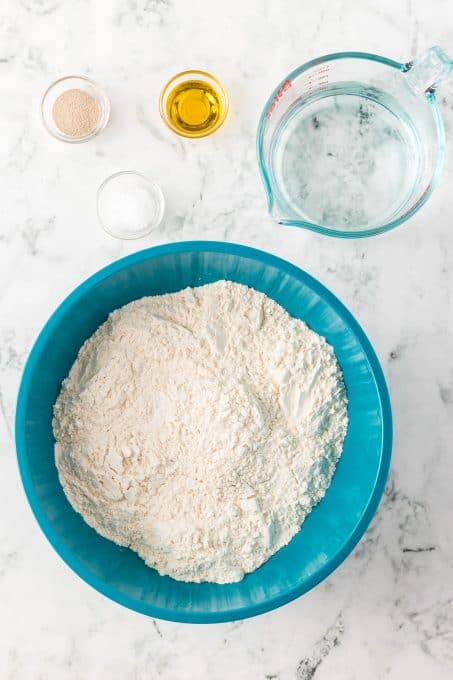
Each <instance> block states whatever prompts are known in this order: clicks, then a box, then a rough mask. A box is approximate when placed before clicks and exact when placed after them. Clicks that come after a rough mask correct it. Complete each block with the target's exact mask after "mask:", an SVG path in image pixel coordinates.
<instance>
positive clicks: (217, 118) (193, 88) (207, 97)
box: [159, 70, 229, 137]
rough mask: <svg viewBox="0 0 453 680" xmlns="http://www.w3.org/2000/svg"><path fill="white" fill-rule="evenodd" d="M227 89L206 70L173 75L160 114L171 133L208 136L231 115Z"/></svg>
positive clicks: (162, 100) (163, 96)
mask: <svg viewBox="0 0 453 680" xmlns="http://www.w3.org/2000/svg"><path fill="white" fill-rule="evenodd" d="M228 103H229V102H228V95H227V93H226V91H225V89H224V87H223V86H222V85H221V83H219V81H218V80H217V78H214V76H212V75H211V74H210V73H207V72H206V71H195V70H191V71H183V72H182V73H178V74H177V75H175V76H173V78H172V79H171V80H169V81H168V83H167V84H166V85H165V87H164V89H163V90H162V92H161V95H160V102H159V105H160V114H161V116H162V118H163V120H164V122H165V123H166V124H167V125H168V127H169V128H170V130H173V132H176V133H177V134H178V135H182V136H183V137H206V136H207V135H210V134H212V133H213V132H215V131H216V130H218V129H219V127H220V126H221V125H222V123H223V122H224V120H225V118H226V115H227V113H228Z"/></svg>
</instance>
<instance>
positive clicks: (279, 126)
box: [257, 47, 453, 238]
mask: <svg viewBox="0 0 453 680" xmlns="http://www.w3.org/2000/svg"><path fill="white" fill-rule="evenodd" d="M452 70H453V62H452V61H450V59H449V58H448V57H447V56H446V54H445V53H444V52H443V51H442V50H441V49H440V48H439V47H432V48H430V49H429V50H427V51H426V52H424V53H423V54H422V55H421V56H420V57H418V58H417V59H416V60H414V61H413V62H408V63H399V62H396V61H392V60H391V59H387V58H385V57H380V56H377V55H375V54H368V53H363V52H339V53H336V54H330V55H327V56H325V57H320V58H318V59H313V60H312V61H310V62H308V63H306V64H304V65H303V66H300V67H299V68H298V69H296V70H295V71H293V72H292V73H290V74H289V76H288V77H287V78H285V79H284V80H283V81H282V82H281V83H280V84H279V85H278V86H277V87H276V89H275V90H274V92H273V93H272V94H271V96H270V97H269V99H268V101H267V103H266V106H265V107H264V111H263V113H262V115H261V118H260V122H259V126H258V134H257V153H258V163H259V168H260V172H261V175H262V179H263V183H264V187H265V190H266V194H267V199H268V208H269V212H270V214H271V215H272V216H273V217H274V219H275V220H277V222H279V223H280V224H286V225H294V226H298V227H305V228H307V229H312V230H314V231H317V232H319V233H323V234H328V235H330V236H341V237H345V238H353V237H361V236H371V235H373V234H378V233H381V232H384V231H388V230H389V229H393V228H394V227H396V226H398V225H399V224H401V223H402V222H404V221H405V220H407V219H408V218H409V217H411V216H412V215H413V214H414V213H415V212H416V211H417V210H418V209H419V208H420V207H421V206H422V205H423V204H424V203H425V201H426V200H427V199H428V198H429V196H430V195H431V193H432V191H433V189H434V187H435V186H436V184H437V182H438V179H439V175H440V171H441V167H442V162H443V157H444V147H445V134H444V127H443V124H442V119H441V115H440V111H439V107H438V104H437V101H436V96H435V87H436V85H437V84H438V83H439V82H441V81H442V80H444V79H446V78H447V77H448V76H449V74H451V72H452Z"/></svg>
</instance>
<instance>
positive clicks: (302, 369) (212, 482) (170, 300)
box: [53, 281, 347, 583]
mask: <svg viewBox="0 0 453 680" xmlns="http://www.w3.org/2000/svg"><path fill="white" fill-rule="evenodd" d="M346 427H347V399H346V394H345V387H344V383H343V379H342V374H341V370H340V368H339V366H338V363H337V360H336V358H335V355H334V352H333V350H332V348H331V347H330V345H329V344H327V342H326V341H325V340H324V338H322V337H321V336H319V335H317V334H316V333H314V332H313V331H311V330H310V329H309V328H308V327H307V326H306V325H305V324H304V323H302V322H301V321H298V320H296V319H293V318H292V317H290V316H289V315H288V314H287V313H286V312H285V311H284V310H283V309H282V308H281V307H280V306H279V305H278V304H276V303H275V302H274V301H273V300H271V299H270V298H268V297H267V296H265V295H263V294H262V293H259V292H257V291H255V290H252V289H250V288H247V287H246V286H242V285H239V284H236V283H231V282H227V281H218V282H216V283H214V284H210V285H206V286H202V287H200V288H194V289H191V288H188V289H186V290H183V291H181V292H179V293H174V294H168V295H163V296H159V297H145V298H142V299H141V300H137V301H135V302H131V303H130V304H128V305H126V306H124V307H122V308H121V309H118V310H116V311H114V312H112V314H110V316H109V317H108V319H107V321H106V322H105V323H104V324H103V325H102V326H100V327H99V328H98V330H97V331H96V332H95V333H94V335H93V336H92V337H91V338H89V340H87V341H86V342H85V344H84V345H83V347H82V348H81V350H80V352H79V355H78V357H77V359H76V361H75V363H74V365H73V366H72V368H71V371H70V373H69V376H68V377H67V378H66V380H65V381H64V382H63V385H62V389H61V392H60V395H59V396H58V399H57V401H56V404H55V408H54V421H53V428H54V434H55V438H56V445H55V460H56V465H57V468H58V473H59V477H60V481H61V484H62V485H63V489H64V491H65V493H66V496H67V498H68V499H69V502H70V503H71V505H72V506H73V507H74V509H75V510H76V511H77V512H79V513H80V514H81V515H82V516H83V518H84V519H85V521H86V522H87V523H88V524H89V525H90V526H92V527H93V528H94V529H96V531H98V532H99V533H100V534H102V535H103V536H106V537H107V538H109V539H111V540H112V541H115V543H118V544H119V545H122V546H128V547H130V548H131V549H132V550H135V551H136V552H137V553H138V554H139V555H140V557H142V558H143V559H144V560H145V562H146V563H147V564H148V565H149V566H151V567H154V568H155V569H157V570H158V571H159V573H160V574H168V575H170V576H172V577H174V578H176V579H180V580H184V581H196V582H200V581H213V582H217V583H230V582H234V581H238V580H240V579H241V578H242V577H243V576H244V574H245V573H247V572H250V571H253V570H254V569H256V568H257V567H259V566H260V565H261V564H262V563H263V562H265V560H267V559H268V558H269V557H270V556H271V555H272V554H273V553H275V552H276V551H277V550H278V549H279V548H281V547H282V546H284V545H285V544H286V543H288V541H289V540H290V539H291V538H292V537H293V536H294V534H296V533H297V531H298V530H299V528H300V525H301V524H302V522H303V521H304V518H305V517H306V516H307V514H308V513H309V512H310V510H311V509H312V507H313V506H314V505H315V504H316V503H318V501H320V499H321V498H322V497H323V496H324V493H325V491H326V489H327V487H328V486H329V484H330V481H331V479H332V475H333V473H334V470H335V465H336V462H337V460H338V457H339V456H340V453H341V450H342V445H343V439H344V436H345V432H346Z"/></svg>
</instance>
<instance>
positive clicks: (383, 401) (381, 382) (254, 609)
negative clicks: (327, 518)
mask: <svg viewBox="0 0 453 680" xmlns="http://www.w3.org/2000/svg"><path fill="white" fill-rule="evenodd" d="M184 252H211V253H224V254H228V255H237V256H241V257H246V258H248V259H252V260H255V261H258V262H261V263H263V264H265V265H269V266H272V267H276V268H278V269H280V270H281V271H283V272H284V273H286V274H289V275H291V276H293V277H295V278H296V279H298V280H299V281H301V282H302V283H304V284H307V285H308V286H309V287H311V288H312V289H313V290H314V291H315V292H316V293H317V294H318V295H320V296H321V297H322V298H323V299H324V300H326V301H327V302H328V304H330V305H332V306H333V307H334V309H335V311H336V313H337V314H338V315H339V316H340V317H341V318H342V319H343V321H344V322H345V323H346V324H347V325H348V327H349V328H350V330H351V332H352V333H353V334H354V335H355V336H356V338H357V340H358V342H359V343H360V344H361V345H362V347H363V351H364V353H365V355H366V357H367V360H368V362H369V365H370V369H371V372H372V374H373V378H374V381H375V384H376V389H377V393H378V398H379V402H380V407H381V413H382V447H381V457H380V461H379V467H378V470H377V474H376V477H375V482H374V488H373V491H372V494H371V496H370V498H369V502H368V504H367V506H366V507H365V509H364V512H363V514H362V516H361V518H360V520H359V521H358V523H357V525H356V527H355V530H354V531H353V532H352V534H351V535H350V536H349V538H348V540H347V541H346V542H345V544H344V545H343V546H342V548H341V550H339V551H338V552H337V554H336V555H335V556H334V557H333V558H332V559H330V560H329V561H328V562H327V563H326V564H325V565H323V567H321V569H319V570H318V571H316V572H315V573H314V574H313V575H312V576H310V577H309V578H307V579H306V580H304V582H303V583H301V584H299V585H298V586H295V587H294V588H291V589H289V590H288V591H287V592H285V593H281V594H279V595H277V596H275V597H271V598H270V599H268V600H266V601H265V602H262V603H258V604H254V605H247V606H244V607H239V608H234V609H228V610H222V611H219V612H191V611H179V610H173V609H167V608H165V607H159V606H155V605H150V604H147V603H144V602H141V601H139V600H135V599H134V598H132V597H129V596H127V595H124V594H122V593H120V592H118V591H117V590H116V589H115V588H113V587H111V586H109V585H106V584H105V583H104V582H103V581H102V580H101V579H99V578H98V577H96V576H94V575H93V574H92V573H91V572H90V571H89V570H88V569H86V568H85V567H84V566H83V565H82V564H80V563H79V561H78V559H77V556H76V555H75V554H74V553H72V552H71V551H70V550H68V549H67V548H66V547H65V545H64V544H63V543H62V542H61V540H60V538H59V536H58V535H57V534H56V533H55V532H54V530H53V528H52V526H51V524H50V523H49V521H48V520H47V517H46V515H45V513H44V511H43V510H42V509H41V507H40V503H39V500H38V497H37V496H36V494H35V491H34V486H33V483H32V479H31V474H30V470H29V467H28V462H27V455H26V439H25V417H26V404H27V401H28V394H29V391H30V386H31V380H32V377H33V374H34V371H35V368H36V365H37V362H38V359H39V357H40V354H41V351H42V348H43V346H44V345H45V343H46V342H47V341H48V339H49V337H50V336H51V334H52V332H53V330H54V328H55V327H56V326H57V325H58V323H59V321H60V320H61V318H62V317H63V316H64V315H65V314H66V312H67V310H68V309H69V308H70V307H71V305H72V303H73V302H74V301H75V300H76V299H78V298H79V297H80V296H81V295H82V294H84V293H85V292H86V291H88V290H90V289H91V288H92V287H93V286H95V285H96V284H98V283H100V282H101V281H103V280H105V279H106V278H108V277H109V276H111V275H112V274H115V273H117V272H119V271H121V270H122V269H125V268H127V267H129V266H130V265H132V264H136V263H139V262H143V261H146V260H152V259H154V258H157V257H160V256H162V255H171V254H177V253H184ZM392 436H393V435H392V411H391V404H390V397H389V393H388V389H387V385H386V382H385V378H384V374H383V371H382V368H381V366H380V363H379V360H378V358H377V356H376V354H375V352H374V350H373V348H372V346H371V343H370V341H369V340H368V338H367V336H366V335H365V332H364V331H363V329H362V328H361V326H360V325H359V323H358V322H357V321H356V320H355V318H354V317H353V316H352V314H351V313H350V312H349V311H348V309H347V308H346V307H345V306H344V305H343V303H342V302H340V300H339V299H338V298H337V297H336V296H335V295H334V294H333V293H331V292H330V291H329V290H328V289H327V288H326V287H325V286H324V285H323V284H321V283H320V282H319V281H317V279H315V278H314V277H312V276H311V275H310V274H307V273H306V272H305V271H304V270H303V269H300V268H299V267H296V266H295V265H293V264H291V263H289V262H287V261H285V260H283V259H281V258H280V257H277V256H275V255H271V254H270V253H267V252H265V251H262V250H258V249H256V248H251V247H249V246H244V245H239V244H234V243H223V242H221V241H180V242H176V243H170V244H165V245H158V246H154V247H151V248H146V249H144V250H140V251H138V252H136V253H132V254H131V255H127V256H126V257H123V258H120V259H119V260H116V261H114V262H112V263H110V264H109V265H107V266H105V267H103V268H102V269H100V270H98V271H97V272H96V273H94V274H92V275H91V276H89V277H88V278H87V279H85V281H83V282H82V283H81V284H79V285H78V286H77V287H76V288H75V289H74V290H73V291H72V292H71V293H70V294H69V295H68V296H67V297H66V298H65V299H64V300H63V302H61V303H60V305H59V306H58V307H57V308H56V310H55V311H54V312H53V314H52V315H51V316H50V317H49V319H48V320H47V322H46V323H45V324H44V326H43V328H42V330H41V332H40V333H39V335H38V337H37V339H36V340H35V342H34V344H33V346H32V349H31V351H30V354H29V356H28V358H27V361H26V363H25V367H24V370H23V373H22V378H21V383H20V387H19V392H18V397H17V404H16V417H15V442H16V452H17V460H18V466H19V472H20V476H21V479H22V483H23V486H24V490H25V494H26V497H27V500H28V502H29V504H30V507H31V510H32V512H33V514H34V516H35V519H36V521H37V523H38V525H39V526H40V528H41V530H42V531H43V533H44V535H45V537H46V538H47V540H48V541H49V543H50V544H51V546H52V547H53V548H54V550H55V551H56V552H57V554H58V555H59V556H60V557H61V558H62V559H63V561H64V562H66V564H67V565H68V567H70V568H71V569H72V570H73V571H74V572H75V573H76V574H77V575H78V576H79V577H80V578H81V579H82V580H83V581H85V582H86V583H87V584H88V585H90V586H91V587H93V588H94V589H95V590H97V591H98V592H100V593H102V594H103V595H105V596H106V597H108V598H109V599H110V600H113V601H114V602H116V603H118V604H120V605H123V606H124V607H127V608H128V609H132V610H133V611H136V612H139V613H141V614H145V615H147V616H151V617H156V618H160V619H165V620H167V621H174V622H178V623H221V622H226V621H236V620H239V619H245V618H249V617H252V616H256V615H258V614H262V613H264V612H268V611H270V610H272V609H277V608H278V607H281V606H282V605H284V604H287V603H288V602H291V601H292V600H294V599H296V598H298V597H300V596H301V595H303V594H304V593H306V592H308V591H309V590H311V589H312V588H314V587H315V586H316V585H318V584H319V583H320V582H321V581H323V580H324V579H325V578H327V576H329V575H330V574H331V573H332V572H333V571H334V570H335V569H337V567H339V566H340V564H341V563H342V562H343V561H344V560H345V559H346V557H347V556H348V555H349V554H350V553H351V552H352V550H353V549H354V548H355V546H356V545H357V543H358V542H359V540H360V539H361V538H362V536H363V534H364V533H365V531H366V529H367V527H368V525H369V524H370V522H371V520H372V518H373V516H374V514H375V512H376V510H377V507H378V505H379V502H380V500H381V497H382V494H383V492H384V487H385V483H386V480H387V475H388V471H389V467H390V460H391V450H392Z"/></svg>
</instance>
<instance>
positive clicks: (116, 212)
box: [98, 171, 164, 239]
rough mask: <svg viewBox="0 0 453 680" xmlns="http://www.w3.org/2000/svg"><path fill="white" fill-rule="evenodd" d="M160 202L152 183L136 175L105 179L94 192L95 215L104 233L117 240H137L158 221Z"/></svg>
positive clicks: (125, 173) (157, 191) (154, 185)
mask: <svg viewBox="0 0 453 680" xmlns="http://www.w3.org/2000/svg"><path fill="white" fill-rule="evenodd" d="M163 210H164V198H163V195H162V192H161V190H160V188H159V187H158V186H157V184H155V183H154V182H151V181H150V180H149V179H147V178H146V177H144V176H143V175H140V174H139V173H136V172H128V171H126V172H120V173H117V174H115V175H112V176H111V177H109V178H108V179H107V180H105V182H104V183H103V184H102V185H101V187H100V188H99V192H98V215H99V219H100V222H101V224H102V226H103V227H104V229H105V230H106V231H107V232H108V233H109V234H110V235H111V236H115V237H117V238H123V239H132V238H139V237H140V236H144V235H145V234H147V233H149V232H150V231H151V230H152V229H153V228H155V227H157V226H158V225H159V223H160V221H161V219H162V216H163Z"/></svg>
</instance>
